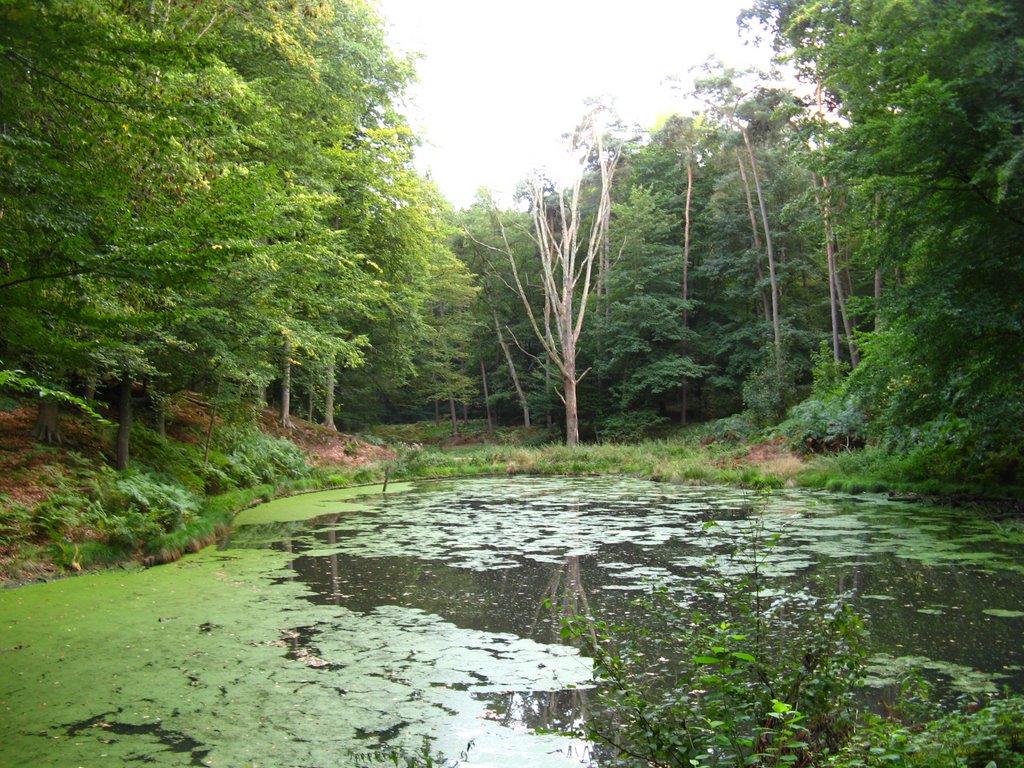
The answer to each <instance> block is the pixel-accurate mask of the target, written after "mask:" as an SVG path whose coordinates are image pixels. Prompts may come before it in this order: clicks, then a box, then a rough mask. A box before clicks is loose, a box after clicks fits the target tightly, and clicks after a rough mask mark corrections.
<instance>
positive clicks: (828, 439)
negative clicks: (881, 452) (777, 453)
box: [774, 395, 867, 453]
mask: <svg viewBox="0 0 1024 768" xmlns="http://www.w3.org/2000/svg"><path fill="white" fill-rule="evenodd" d="M774 434H776V435H779V436H782V437H784V438H785V439H786V440H787V441H788V442H789V443H790V444H791V445H792V446H793V447H794V448H797V449H800V450H804V451H809V452H811V453H829V452H832V451H838V450H844V449H845V450H849V449H851V448H863V447H864V444H865V441H866V438H867V417H866V416H865V415H864V412H863V411H861V410H860V409H859V408H858V407H857V406H856V405H854V403H853V402H852V400H850V399H848V398H845V397H843V396H841V395H826V396H825V397H823V398H817V397H812V398H810V399H808V400H804V401H803V402H802V403H799V404H797V405H794V406H793V407H792V408H791V409H790V410H789V414H788V415H787V417H786V420H785V421H783V422H782V423H781V424H780V425H779V426H778V427H776V429H775V430H774Z"/></svg>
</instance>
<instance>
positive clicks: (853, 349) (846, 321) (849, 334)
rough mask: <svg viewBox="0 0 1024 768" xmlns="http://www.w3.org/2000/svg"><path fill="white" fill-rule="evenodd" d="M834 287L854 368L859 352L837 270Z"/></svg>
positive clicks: (858, 361) (857, 361)
mask: <svg viewBox="0 0 1024 768" xmlns="http://www.w3.org/2000/svg"><path fill="white" fill-rule="evenodd" d="M833 278H834V281H835V287H836V301H837V302H838V304H839V314H840V316H841V317H842V318H843V328H844V329H845V330H846V344H847V346H848V347H849V349H850V367H851V368H856V367H857V366H858V365H860V352H859V351H858V350H857V342H856V341H854V340H853V325H852V324H851V322H850V315H849V313H848V312H847V311H846V298H845V296H844V295H843V283H842V281H841V280H840V279H839V273H838V271H837V272H836V273H835V274H834V275H833Z"/></svg>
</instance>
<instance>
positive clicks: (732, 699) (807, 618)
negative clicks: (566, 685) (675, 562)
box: [563, 523, 1024, 768]
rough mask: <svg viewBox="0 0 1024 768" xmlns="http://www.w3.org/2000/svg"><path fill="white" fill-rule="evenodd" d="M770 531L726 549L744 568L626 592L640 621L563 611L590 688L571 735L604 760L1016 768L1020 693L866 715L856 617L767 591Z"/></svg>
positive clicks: (680, 765)
mask: <svg viewBox="0 0 1024 768" xmlns="http://www.w3.org/2000/svg"><path fill="white" fill-rule="evenodd" d="M777 538H778V535H773V536H765V535H764V532H763V529H762V528H761V526H760V524H759V523H754V524H753V525H752V526H751V528H750V529H749V530H748V531H747V533H746V534H745V536H744V539H743V542H742V544H741V546H740V547H739V548H738V550H737V552H736V553H734V555H733V557H732V562H731V564H732V565H735V564H736V562H737V561H739V563H740V564H741V565H742V566H743V568H742V569H741V570H743V572H742V573H740V574H738V575H731V576H726V577H711V576H708V575H707V574H709V573H713V572H714V571H715V570H716V569H715V568H714V567H710V568H708V569H705V570H703V571H702V572H701V573H700V574H698V575H697V576H696V577H695V579H694V580H693V581H692V582H690V583H688V584H687V585H686V588H685V589H683V590H679V591H672V590H671V589H670V588H669V587H668V586H657V587H655V588H653V589H652V591H651V592H650V593H649V594H647V595H646V596H644V597H642V598H640V599H639V600H637V601H636V605H637V606H638V607H639V608H640V609H641V611H640V612H641V613H642V614H643V616H644V619H643V622H642V624H637V623H634V622H633V621H632V620H626V621H623V622H621V623H617V624H609V623H608V622H605V621H602V620H600V619H596V618H593V617H589V616H576V617H572V618H569V619H565V620H563V636H565V637H567V638H569V639H571V640H573V641H574V642H576V643H577V644H578V645H580V646H582V648H583V649H584V651H585V652H586V653H587V654H588V655H590V656H591V657H592V658H593V659H594V677H595V681H596V684H597V686H596V691H595V696H594V698H593V699H592V707H591V711H590V713H589V715H588V720H587V722H586V723H585V724H584V725H582V726H581V727H580V729H579V731H578V732H577V733H575V734H574V735H575V736H577V737H581V738H585V739H588V740H590V741H591V742H592V743H594V744H595V755H596V758H597V760H598V761H599V763H600V764H601V765H602V766H614V767H615V768H634V767H635V768H641V767H642V768H701V767H706V768H725V767H727V766H729V767H731V768H746V767H747V766H795V767H796V768H802V767H803V766H822V767H826V766H827V767H828V768H885V767H886V766H895V767H896V768H940V767H941V768H1024V697H1022V696H1016V697H1009V698H1004V699H998V698H997V699H993V700H991V701H988V702H972V703H971V705H970V707H969V708H968V709H967V710H966V711H964V712H955V713H951V714H946V715H942V716H939V717H938V718H937V719H931V720H930V721H929V719H928V718H931V717H933V713H934V712H935V711H937V705H933V704H930V703H928V702H927V701H925V702H923V703H922V702H921V701H919V700H917V699H915V698H912V693H917V694H919V693H920V691H921V690H926V689H922V688H921V687H920V686H917V687H913V688H912V689H911V690H908V691H905V692H904V694H903V696H904V697H905V698H904V699H902V700H901V701H897V702H896V706H895V707H894V708H893V709H892V710H891V712H892V713H893V714H892V716H890V717H881V716H879V715H877V714H874V713H872V712H869V711H863V710H862V709H861V705H859V704H858V699H857V698H856V697H855V692H856V691H857V689H858V687H859V685H860V683H861V681H862V679H863V676H864V662H865V654H864V640H865V638H866V633H865V631H864V629H863V626H862V624H861V621H860V619H859V618H858V617H857V616H856V615H855V614H854V613H853V612H852V610H851V609H850V608H849V606H848V605H846V604H845V602H844V601H843V599H842V597H838V598H834V599H822V598H819V597H814V596H812V595H809V594H805V593H798V594H789V595H786V594H779V593H776V592H773V591H769V590H768V589H767V586H768V585H767V584H766V583H765V580H764V578H763V576H762V571H763V567H764V565H765V564H766V561H767V559H768V558H770V557H771V550H772V547H773V544H774V542H775V541H776V540H777ZM710 565H713V564H710ZM915 715H916V718H917V719H915Z"/></svg>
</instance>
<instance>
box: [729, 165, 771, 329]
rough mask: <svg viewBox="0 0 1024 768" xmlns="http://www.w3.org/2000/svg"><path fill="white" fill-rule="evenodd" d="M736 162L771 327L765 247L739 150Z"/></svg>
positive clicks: (762, 305)
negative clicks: (764, 265)
mask: <svg viewBox="0 0 1024 768" xmlns="http://www.w3.org/2000/svg"><path fill="white" fill-rule="evenodd" d="M736 162H737V163H738V164H739V167H740V180H741V181H742V182H743V195H744V197H746V200H747V216H748V217H749V218H750V235H751V237H752V238H753V240H754V250H755V251H756V252H757V285H758V288H757V292H758V293H759V294H760V296H761V309H762V310H763V311H764V321H765V323H767V324H768V325H771V324H772V309H771V300H770V299H769V298H768V296H767V295H766V294H765V292H764V289H763V288H762V287H761V286H762V285H764V271H763V270H762V269H761V248H763V247H764V245H763V243H762V242H761V233H760V231H758V226H757V214H756V213H755V212H754V195H753V193H752V192H751V191H750V181H749V179H748V178H747V168H746V166H745V165H744V164H743V157H742V156H741V155H740V152H739V150H736Z"/></svg>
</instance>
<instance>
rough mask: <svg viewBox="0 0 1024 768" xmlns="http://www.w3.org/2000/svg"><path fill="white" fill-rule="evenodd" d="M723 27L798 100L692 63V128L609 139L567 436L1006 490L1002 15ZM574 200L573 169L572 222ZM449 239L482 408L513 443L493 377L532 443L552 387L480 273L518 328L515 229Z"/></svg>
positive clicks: (1013, 240) (537, 279) (1016, 453)
mask: <svg viewBox="0 0 1024 768" xmlns="http://www.w3.org/2000/svg"><path fill="white" fill-rule="evenodd" d="M746 19H747V20H748V21H749V20H751V19H757V20H759V21H760V22H762V23H763V24H765V25H766V26H767V28H768V30H769V32H770V34H771V35H772V37H773V39H774V41H775V44H776V48H777V50H778V52H779V55H780V58H783V59H787V60H789V61H791V62H793V63H795V64H796V65H797V68H798V71H799V74H800V79H801V84H800V85H799V86H797V87H794V88H789V87H781V86H779V85H778V84H775V83H772V82H769V81H767V80H761V79H752V78H751V77H750V76H749V75H748V74H746V73H739V72H735V71H732V70H730V69H728V68H727V67H724V66H722V65H720V64H718V63H716V62H709V63H708V64H707V65H706V66H705V67H704V70H703V71H702V72H701V73H700V76H699V77H698V78H697V81H696V88H695V90H694V93H693V94H692V95H693V97H694V98H695V99H697V100H699V101H700V103H702V104H703V105H704V106H703V108H702V109H701V110H700V111H698V112H695V113H694V114H693V115H691V116H685V117H684V116H673V117H671V118H669V119H667V120H665V121H664V122H663V123H662V124H661V125H660V126H658V127H657V128H656V129H655V130H653V131H651V132H648V133H645V134H642V135H630V134H628V133H627V132H624V131H622V130H621V129H618V130H612V135H611V136H610V137H609V142H619V145H620V146H621V147H622V155H621V161H620V166H621V167H620V168H619V170H618V172H617V174H616V180H615V190H614V201H615V207H614V210H613V216H612V221H611V227H610V232H611V235H610V238H611V244H610V248H609V249H608V253H607V254H605V255H604V256H603V257H602V258H601V259H598V260H597V261H595V263H594V269H595V272H596V274H597V288H596V290H595V292H594V295H593V296H592V298H591V301H590V304H591V307H590V311H589V313H588V315H587V318H586V325H587V327H588V329H589V333H588V334H584V335H583V337H582V339H583V340H582V342H581V347H580V351H579V358H580V362H579V366H578V367H579V369H580V370H581V371H584V370H585V371H587V374H586V376H585V377H584V378H582V379H581V381H580V391H579V397H578V399H579V403H580V412H581V413H580V419H581V424H582V429H583V432H584V434H585V435H586V436H587V437H589V438H590V439H595V438H596V439H598V440H600V439H636V438H637V437H639V436H642V435H645V434H646V435H651V434H657V432H658V431H659V430H660V429H661V428H663V426H664V425H665V424H666V423H667V422H668V421H672V420H674V421H682V422H684V423H685V422H687V421H707V420H713V419H718V418H722V417H726V416H729V415H730V414H735V413H737V412H743V413H744V419H745V421H746V422H748V423H750V424H752V425H753V426H754V427H755V428H758V429H763V428H765V427H770V426H772V425H776V424H779V423H780V422H784V423H783V425H782V427H781V429H780V430H779V431H778V432H777V433H778V434H781V435H783V436H785V437H786V438H788V439H789V440H790V441H791V442H792V443H793V444H795V445H797V446H799V447H801V448H802V449H804V450H808V451H835V450H838V449H844V450H845V449H850V448H856V447H860V446H862V445H864V444H865V443H866V442H873V443H876V444H879V445H881V446H883V447H884V448H885V449H886V450H887V451H889V452H891V453H892V454H893V455H910V454H917V455H919V459H918V461H919V462H924V463H927V464H928V465H929V471H930V472H932V473H933V477H935V478H938V479H942V480H944V481H948V482H954V483H973V484H976V485H987V486H989V487H998V486H1005V485H1020V484H1021V482H1022V476H1021V471H1022V465H1021V462H1020V456H1021V455H1022V453H1024V445H1022V443H1021V436H1022V434H1024V432H1022V430H1021V426H1020V425H1021V424H1022V423H1024V395H1022V392H1024V390H1022V389H1021V387H1020V382H1021V381H1024V369H1022V368H1021V365H1022V363H1021V361H1022V360H1024V354H1022V352H1024V350H1022V349H1021V346H1020V345H1021V339H1022V338H1024V334H1022V333H1021V330H1022V328H1021V319H1022V317H1024V306H1022V304H1021V296H1022V295H1024V269H1022V264H1024V261H1022V260H1021V259H1020V254H1019V248H1018V243H1019V241H1020V238H1021V235H1022V230H1024V219H1022V217H1021V210H1022V208H1021V202H1022V195H1024V193H1022V191H1021V190H1022V186H1021V178H1022V176H1021V167H1022V166H1021V158H1022V156H1024V155H1022V153H1024V143H1022V142H1024V140H1022V135H1024V131H1022V128H1021V125H1022V121H1024V116H1022V112H1021V106H1020V105H1021V103H1022V99H1024V94H1022V93H1021V91H1020V88H1021V85H1020V84H1021V83H1022V82H1024V78H1022V77H1021V75H1022V71H1021V68H1022V66H1024V56H1022V53H1021V50H1020V44H1019V41H1020V37H1021V15H1020V13H1019V9H1017V8H1016V7H1015V5H1014V4H1013V3H1010V2H1005V1H1002V2H1000V1H990V0H972V2H969V3H939V4H934V3H927V2H907V3H902V2H901V3H889V2H882V3H877V2H856V1H851V2H843V3H839V4H826V5H821V4H818V3H812V2H803V1H802V0H780V1H779V2H776V1H775V0H762V1H761V2H758V3H755V8H754V9H753V10H752V11H751V12H750V13H749V14H748V15H747V16H746ZM866 59H867V60H869V62H870V65H866V64H865V60H866ZM597 191H598V179H597V177H596V169H595V170H594V172H593V173H592V174H591V176H590V177H588V179H586V180H585V183H584V185H583V187H582V190H581V192H580V195H581V197H582V201H583V205H582V207H583V209H584V214H585V216H589V217H591V218H593V217H594V216H596V208H595V207H594V206H595V205H596V200H597ZM527 202H528V201H527ZM462 225H463V228H464V231H465V232H466V233H467V236H466V237H464V238H462V239H461V240H459V241H457V243H456V247H457V249H458V251H459V253H460V255H461V256H462V257H463V259H464V260H465V261H466V262H467V264H468V265H469V266H470V268H471V269H472V270H473V271H474V272H475V273H476V274H477V275H478V276H479V282H480V284H481V286H482V289H483V294H484V295H485V296H486V297H487V306H486V307H485V309H484V311H483V312H482V313H481V319H480V322H479V326H478V333H477V342H476V345H475V346H476V350H477V351H476V353H475V354H476V355H477V356H478V357H479V358H480V359H481V360H483V362H484V363H485V365H489V366H490V367H491V368H492V369H495V368H496V369H497V371H495V372H494V374H493V378H494V381H492V382H491V386H490V393H491V397H490V399H491V404H492V405H494V406H495V407H496V409H497V410H498V412H499V414H500V415H501V416H502V418H504V419H505V420H511V419H514V418H516V415H517V414H516V410H517V409H516V405H517V404H518V403H519V401H521V400H522V399H524V398H523V397H519V396H517V393H516V392H514V391H513V389H512V387H511V386H510V383H512V381H513V377H512V376H510V374H511V369H512V368H513V367H515V368H518V379H519V380H520V382H524V388H525V399H526V400H528V401H529V404H530V405H531V406H532V412H533V414H534V417H535V418H536V414H537V413H538V412H540V413H548V414H550V413H551V412H552V411H554V412H555V418H554V420H553V421H554V422H555V423H557V422H558V421H559V419H558V412H559V410H560V404H559V403H558V401H557V400H556V399H554V398H552V397H551V393H552V391H554V392H556V393H557V391H558V387H557V384H556V383H553V379H557V377H553V375H552V372H551V366H550V365H549V364H548V362H547V361H546V360H545V357H544V355H543V353H542V351H541V350H540V349H539V348H538V347H537V345H536V344H535V343H534V341H533V339H532V334H531V331H530V328H529V325H528V324H526V323H525V317H524V313H523V308H522V306H520V298H519V296H518V295H516V292H515V291H513V290H510V286H511V284H512V283H513V279H512V277H513V276H512V274H511V272H510V268H509V267H510V265H509V260H508V259H507V258H505V257H504V256H503V255H501V253H496V251H501V250H504V249H505V248H511V249H512V251H513V253H514V259H515V260H516V262H517V264H518V266H517V269H518V271H519V273H520V275H526V276H527V277H526V278H525V279H524V282H525V283H526V284H527V287H528V289H529V290H528V292H529V291H532V293H530V296H531V301H532V302H534V304H535V310H534V313H535V314H536V315H537V316H540V307H541V305H542V303H543V301H544V299H543V297H542V295H541V294H540V292H539V291H537V290H536V288H535V287H536V286H538V285H540V284H541V282H542V275H541V274H540V272H539V266H538V264H537V263H536V260H535V259H534V258H533V252H534V251H535V250H536V247H537V246H536V244H535V243H534V241H533V240H534V238H533V237H532V233H531V227H530V223H529V215H528V213H524V212H521V211H517V210H511V211H505V212H499V211H497V210H495V209H494V207H493V205H492V204H491V203H490V202H489V201H488V200H486V199H482V200H481V201H480V203H478V204H477V205H476V206H474V208H472V209H470V210H469V211H466V212H464V214H463V217H462ZM531 286H533V287H531ZM499 332H503V334H504V336H505V337H506V338H505V340H503V339H502V338H500V336H499V335H498V334H499ZM510 338H511V339H514V340H515V341H516V344H515V346H514V347H513V348H512V355H511V356H509V355H508V354H503V353H502V351H500V348H501V347H502V345H503V343H504V341H506V340H507V339H510ZM822 344H824V348H825V349H826V350H828V352H827V353H826V354H827V355H828V357H829V358H830V359H831V361H832V363H831V364H832V365H833V366H834V375H833V376H832V377H831V378H830V381H829V382H828V385H827V386H825V385H824V384H822V383H821V382H820V381H819V380H818V379H820V375H819V374H820V373H821V372H822V370H823V368H822V366H823V360H822V359H820V358H819V355H818V352H819V349H821V345H822ZM467 357H470V354H467ZM467 368H468V369H470V370H472V369H474V368H475V366H474V365H472V364H469V365H468V366H467ZM808 397H810V398H811V399H810V400H807V398H808ZM794 406H796V409H795V410H794V411H792V412H790V409H791V408H793V407H794Z"/></svg>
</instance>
